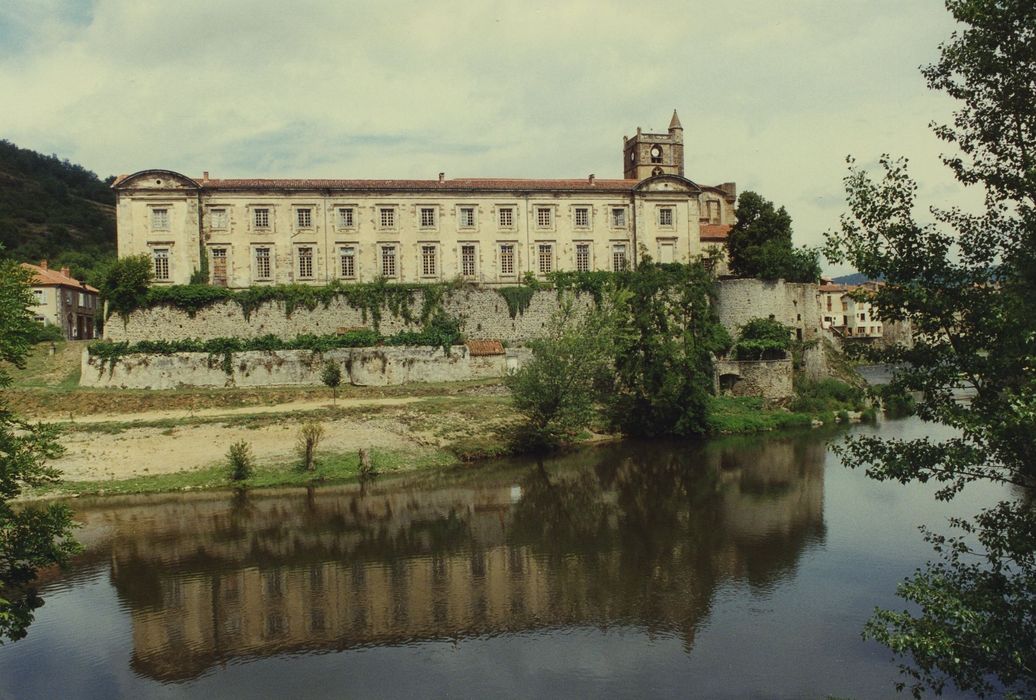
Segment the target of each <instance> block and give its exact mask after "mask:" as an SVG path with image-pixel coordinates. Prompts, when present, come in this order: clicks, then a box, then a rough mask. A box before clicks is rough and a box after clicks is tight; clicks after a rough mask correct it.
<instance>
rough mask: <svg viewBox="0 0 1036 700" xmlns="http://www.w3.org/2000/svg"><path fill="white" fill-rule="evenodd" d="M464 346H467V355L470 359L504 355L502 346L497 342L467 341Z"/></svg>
mask: <svg viewBox="0 0 1036 700" xmlns="http://www.w3.org/2000/svg"><path fill="white" fill-rule="evenodd" d="M464 344H465V345H467V346H468V354H469V355H471V356H472V357H486V356H488V355H503V354H504V344H503V343H501V342H500V341H499V340H469V341H468V342H466V343H464Z"/></svg>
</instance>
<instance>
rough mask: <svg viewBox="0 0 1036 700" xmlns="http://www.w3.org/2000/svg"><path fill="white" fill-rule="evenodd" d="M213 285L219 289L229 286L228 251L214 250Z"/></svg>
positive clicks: (224, 249)
mask: <svg viewBox="0 0 1036 700" xmlns="http://www.w3.org/2000/svg"><path fill="white" fill-rule="evenodd" d="M212 283H213V284H214V285H216V286H219V287H226V286H227V249H226V248H213V249H212Z"/></svg>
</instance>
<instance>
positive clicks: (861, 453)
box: [825, 0, 1036, 696]
mask: <svg viewBox="0 0 1036 700" xmlns="http://www.w3.org/2000/svg"><path fill="white" fill-rule="evenodd" d="M947 8H948V9H949V11H950V12H951V13H952V15H953V16H954V18H955V19H956V20H957V21H958V22H959V23H960V29H959V30H958V31H957V32H955V33H954V34H953V35H952V36H951V38H950V40H949V41H948V42H947V43H945V44H944V45H943V46H941V47H940V57H939V60H938V61H937V62H936V63H934V64H932V65H930V66H927V67H926V68H924V69H923V71H922V72H923V74H924V76H925V78H926V79H927V82H928V86H929V88H931V89H933V90H942V91H945V92H946V93H947V94H949V95H950V96H951V97H953V98H955V99H956V100H958V109H957V111H956V112H955V114H954V119H953V123H952V124H949V125H941V126H936V127H935V133H936V135H937V136H939V137H940V138H941V139H943V140H944V141H946V142H947V143H951V144H955V145H956V146H957V147H958V148H959V153H956V154H951V155H949V156H945V157H944V159H943V160H944V162H945V163H946V165H947V166H948V167H950V168H951V170H952V171H953V172H954V174H955V176H956V178H957V179H958V180H959V181H960V182H961V183H963V184H964V185H977V186H979V187H981V188H982V190H983V192H984V194H985V206H984V207H983V209H982V211H981V212H980V213H976V214H971V213H967V212H964V211H961V210H959V209H950V210H938V209H937V210H933V212H932V213H933V215H934V218H935V221H934V223H931V224H922V223H919V222H917V221H916V219H915V218H914V214H913V208H914V204H915V198H916V192H917V185H916V183H915V182H914V181H913V179H912V178H911V177H910V176H909V174H908V172H907V167H906V162H905V160H896V159H892V158H889V157H888V156H884V157H882V158H881V160H880V167H881V169H882V170H883V174H882V176H881V177H880V178H879V179H874V178H873V177H872V176H871V175H870V174H869V173H867V172H866V171H864V170H862V169H859V168H857V167H856V166H855V164H854V163H853V161H852V160H851V159H850V169H849V175H848V176H847V178H846V183H845V184H846V191H847V194H848V205H849V213H847V214H846V215H844V216H843V217H842V224H841V230H840V231H837V232H834V233H832V234H830V236H829V240H828V246H827V249H826V251H825V252H826V254H827V257H828V258H829V259H830V260H832V262H836V263H838V262H849V263H851V264H853V265H855V267H856V269H857V270H859V271H860V272H861V273H863V274H865V275H866V276H868V277H869V278H872V279H883V280H885V282H886V284H885V285H884V286H882V287H880V288H879V289H878V290H877V291H876V292H875V294H874V296H873V299H872V301H873V303H874V305H875V306H876V307H877V310H878V312H879V314H880V316H881V317H882V318H883V319H887V320H890V321H899V320H904V319H905V320H909V321H910V322H911V324H912V325H913V329H914V334H915V337H914V344H913V346H912V347H909V348H907V347H893V348H890V349H888V350H882V349H872V350H870V351H869V356H870V357H871V358H872V359H875V360H878V361H884V362H889V363H892V364H894V365H897V366H899V367H900V369H899V371H897V373H896V375H895V376H894V378H893V381H892V384H891V388H890V391H893V392H897V393H900V394H905V393H906V392H907V391H913V392H920V393H921V395H922V396H923V397H924V398H923V399H922V400H921V401H919V402H918V404H917V413H918V415H919V416H920V417H921V418H923V419H924V420H927V421H933V422H939V423H943V424H945V425H948V426H951V427H953V428H955V429H956V430H957V436H956V437H954V438H952V439H948V440H945V441H943V442H933V441H931V440H930V439H922V440H914V441H892V440H881V439H880V438H878V437H876V436H867V437H865V436H860V437H856V438H854V439H852V440H850V441H848V442H847V443H846V444H845V445H844V446H843V448H842V454H843V459H844V461H845V462H846V463H847V464H849V465H850V466H863V467H866V468H867V473H868V474H869V475H871V476H872V477H874V478H877V479H882V480H896V481H901V482H904V483H906V482H910V481H920V482H927V481H930V480H934V481H936V482H938V483H939V484H940V485H941V488H940V489H939V490H938V491H937V497H938V498H942V499H949V498H952V497H953V496H954V495H955V494H957V493H958V492H959V491H961V490H962V489H964V488H965V487H966V486H967V485H968V484H969V483H971V482H973V481H976V480H983V481H991V482H995V483H1000V484H1010V485H1013V486H1014V487H1015V488H1017V489H1018V491H1017V495H1018V497H1017V500H1005V501H1003V502H1001V503H999V504H998V505H996V506H995V507H992V508H989V509H986V510H983V511H982V512H980V513H979V514H978V515H977V516H976V517H974V518H973V519H971V520H955V521H952V523H953V525H954V526H955V527H956V528H958V529H959V530H961V531H963V533H964V539H961V538H960V537H957V538H950V539H944V538H943V537H941V536H937V535H935V534H933V533H932V532H930V531H929V532H928V534H927V537H928V539H929V541H930V542H932V544H933V546H934V547H935V550H936V552H937V554H938V555H939V560H938V561H936V562H934V563H932V562H930V563H929V564H928V565H927V567H926V568H925V569H923V570H919V571H918V572H917V573H916V574H915V575H914V576H913V577H911V578H909V579H907V581H906V582H905V583H904V584H902V585H901V586H900V589H899V592H900V595H901V596H903V597H904V598H905V599H906V600H908V601H910V602H912V603H914V604H915V605H916V606H918V607H917V608H916V609H915V610H914V611H903V612H893V611H879V612H878V613H877V614H876V616H875V617H874V618H873V619H872V620H871V623H870V624H869V625H868V627H867V630H866V633H867V634H868V635H869V636H871V637H873V638H875V639H877V640H879V641H881V642H883V643H884V644H886V645H888V646H889V647H890V648H891V649H893V650H894V651H895V652H896V653H897V654H899V655H901V657H902V665H901V668H902V670H903V671H904V672H905V673H906V674H907V675H908V678H909V681H910V687H911V690H912V691H913V693H914V694H915V696H920V694H921V693H922V692H923V691H924V690H925V689H931V690H934V691H939V690H940V689H941V688H942V687H943V686H944V685H945V684H947V683H953V684H955V685H957V686H958V687H959V688H961V689H963V690H967V691H973V692H977V693H980V694H986V693H993V692H996V693H1001V692H1004V691H1011V692H1015V693H1019V694H1025V695H1029V694H1032V693H1034V692H1036V657H1034V655H1033V650H1036V615H1034V608H1036V603H1034V601H1036V562H1034V549H1036V536H1034V533H1036V525H1034V522H1036V512H1034V508H1033V505H1032V487H1033V482H1034V478H1036V430H1034V426H1036V374H1034V372H1036V304H1034V302H1036V160H1034V158H1036V88H1034V86H1036V5H1033V4H1032V3H1031V2H1027V1H1026V0H997V1H994V0H948V2H947ZM962 383H963V384H966V385H968V386H970V387H972V388H973V390H974V392H975V396H974V398H973V399H972V400H971V401H970V402H966V403H965V402H959V401H957V400H955V398H954V390H955V388H956V387H957V386H958V385H960V384H962ZM965 540H966V541H967V542H968V543H969V544H965Z"/></svg>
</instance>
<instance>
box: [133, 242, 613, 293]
mask: <svg viewBox="0 0 1036 700" xmlns="http://www.w3.org/2000/svg"><path fill="white" fill-rule="evenodd" d="M517 249H518V245H517V244H516V243H498V244H497V272H498V273H499V275H500V276H501V277H513V276H515V275H516V270H517ZM534 253H535V256H536V259H535V269H536V271H537V272H538V273H539V274H548V273H551V272H554V271H555V269H556V268H557V264H556V259H555V258H556V255H555V244H554V243H549V242H543V243H537V244H536V245H535V248H534ZM591 253H592V251H591V244H590V243H576V247H575V262H576V270H578V271H580V272H589V271H590V270H591V269H592V265H593V262H592V261H593V256H592V254H591ZM210 254H211V268H212V281H213V283H214V284H222V285H225V284H227V282H228V280H229V260H228V257H229V256H228V250H227V249H226V248H212V249H211V250H210ZM251 254H252V260H251V264H252V279H253V280H254V281H256V282H266V281H271V280H273V272H274V268H273V259H274V253H273V248H272V247H271V246H252V248H251ZM151 255H152V259H153V261H154V269H153V271H154V277H155V280H156V281H159V282H168V281H170V280H172V276H171V270H170V267H169V248H152V249H151ZM315 255H316V249H315V247H314V246H296V247H295V260H294V267H295V270H294V272H295V275H296V278H297V279H300V280H308V279H314V277H315V275H314V270H315V267H314V263H313V259H314V257H315ZM377 261H378V267H379V269H378V274H379V275H380V276H381V277H386V278H389V279H393V278H396V277H398V276H399V265H400V250H399V246H398V245H396V244H393V243H388V244H381V245H379V246H378V258H377ZM419 263H420V266H419V269H420V275H421V276H422V277H438V276H439V274H440V254H439V246H438V245H436V244H434V243H429V244H422V245H421V246H420V247H419ZM609 263H610V266H609V267H610V269H611V270H613V271H615V272H618V271H620V270H625V269H626V268H627V267H628V265H629V258H628V254H627V246H626V244H625V243H616V244H613V245H612V246H611V260H610V261H609ZM335 265H336V274H337V277H338V278H340V279H346V280H349V279H357V277H358V275H359V267H358V264H357V246H356V245H355V244H345V245H339V246H338V247H337V249H336V261H335ZM477 267H478V247H477V245H476V244H474V243H465V244H461V246H460V274H461V275H462V276H464V277H475V276H476V274H477Z"/></svg>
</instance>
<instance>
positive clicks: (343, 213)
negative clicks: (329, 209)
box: [338, 207, 354, 228]
mask: <svg viewBox="0 0 1036 700" xmlns="http://www.w3.org/2000/svg"><path fill="white" fill-rule="evenodd" d="M353 225H354V224H353V208H352V207H339V208H338V228H352V227H353Z"/></svg>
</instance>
